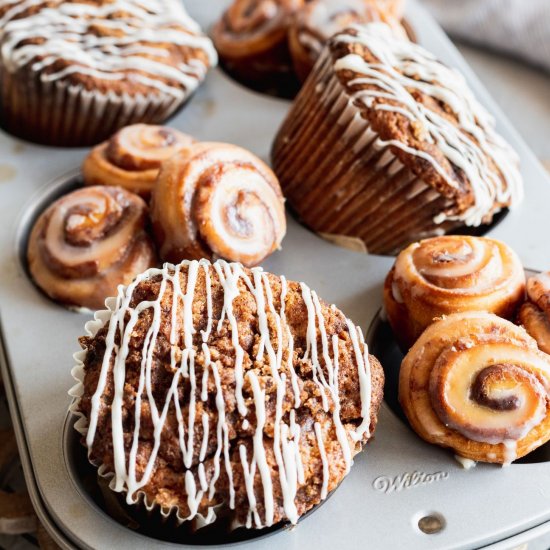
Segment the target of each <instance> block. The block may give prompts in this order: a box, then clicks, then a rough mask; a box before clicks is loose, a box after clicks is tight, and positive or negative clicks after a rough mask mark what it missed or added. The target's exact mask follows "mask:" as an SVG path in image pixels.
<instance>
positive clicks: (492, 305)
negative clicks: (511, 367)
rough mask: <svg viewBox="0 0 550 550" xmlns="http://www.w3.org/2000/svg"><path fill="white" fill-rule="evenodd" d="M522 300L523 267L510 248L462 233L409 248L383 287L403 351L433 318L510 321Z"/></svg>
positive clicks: (390, 315)
mask: <svg viewBox="0 0 550 550" xmlns="http://www.w3.org/2000/svg"><path fill="white" fill-rule="evenodd" d="M524 296H525V275H524V271H523V267H522V265H521V262H520V260H519V258H518V257H517V255H516V254H515V253H514V251H513V250H511V249H510V247H508V246H507V245H506V244H504V243H502V242H500V241H496V240H494V239H486V238H483V237H468V236H461V235H455V236H445V237H434V238H432V239H426V240H424V241H420V242H419V243H414V244H412V245H410V246H409V247H408V248H406V249H405V250H403V251H402V252H401V253H400V254H399V255H398V257H397V259H396V262H395V264H394V267H393V268H392V269H391V271H390V272H389V273H388V276H387V277H386V282H385V284H384V307H385V309H386V313H387V316H388V320H389V322H390V324H391V326H392V329H393V332H394V334H395V337H396V338H397V340H398V342H399V344H400V346H401V347H402V349H403V350H405V351H406V350H408V349H409V348H410V346H412V345H413V343H414V342H415V341H416V339H417V338H418V337H419V336H420V335H421V334H422V332H423V331H424V329H426V327H427V326H428V325H430V324H431V323H432V322H433V320H434V319H435V318H437V317H441V316H442V315H449V314H451V313H457V312H461V311H487V312H489V313H495V314H497V315H499V316H500V317H504V318H506V319H513V318H514V316H515V314H516V312H517V309H518V307H519V305H520V303H521V302H522V301H523V299H524Z"/></svg>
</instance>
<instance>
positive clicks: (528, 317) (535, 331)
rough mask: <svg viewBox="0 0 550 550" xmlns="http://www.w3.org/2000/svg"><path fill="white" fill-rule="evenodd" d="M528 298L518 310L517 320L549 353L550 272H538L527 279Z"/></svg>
mask: <svg viewBox="0 0 550 550" xmlns="http://www.w3.org/2000/svg"><path fill="white" fill-rule="evenodd" d="M527 295H528V300H527V302H525V304H523V305H522V306H521V309H520V310H519V322H520V324H521V325H523V327H524V328H525V330H526V331H527V332H528V333H529V334H530V335H531V336H532V337H533V338H534V339H535V340H536V341H537V344H538V346H539V348H540V349H541V350H542V351H544V352H545V353H549V354H550V273H540V274H538V275H535V276H533V277H530V278H529V279H528V281H527Z"/></svg>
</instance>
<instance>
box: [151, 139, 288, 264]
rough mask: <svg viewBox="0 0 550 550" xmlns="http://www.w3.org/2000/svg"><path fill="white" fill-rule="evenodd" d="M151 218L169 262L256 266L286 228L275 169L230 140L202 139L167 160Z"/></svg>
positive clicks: (165, 257) (154, 194)
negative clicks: (216, 261)
mask: <svg viewBox="0 0 550 550" xmlns="http://www.w3.org/2000/svg"><path fill="white" fill-rule="evenodd" d="M151 219H152V222H153V230H154V234H155V238H156V242H157V244H158V247H159V252H160V257H161V259H162V260H165V261H169V262H179V261H181V260H183V259H200V258H209V259H212V258H214V257H218V258H224V259H226V260H230V261H236V262H241V263H243V264H244V265H247V266H250V265H256V264H258V263H260V262H261V261H262V260H263V259H264V258H265V257H266V256H268V255H269V254H271V253H272V252H273V251H275V250H276V249H277V248H279V246H280V244H281V241H282V239H283V237H284V235H285V232H286V220H285V209H284V200H283V195H282V193H281V189H280V187H279V182H278V181H277V178H276V177H275V174H273V172H272V171H271V169H270V168H269V167H268V166H267V165H266V164H265V163H264V162H262V161H261V160H260V159H259V158H258V157H256V156H255V155H253V154H252V153H250V152H249V151H247V150H245V149H242V148H241V147H237V146H236V145H229V144H226V143H210V142H201V143H196V144H194V145H191V146H190V147H188V148H186V149H183V150H181V151H180V152H179V153H177V154H176V155H175V156H173V157H171V158H170V159H169V160H167V161H166V162H165V163H164V164H163V165H162V168H161V171H160V174H159V178H158V181H157V183H156V185H155V187H154V190H153V197H152V202H151Z"/></svg>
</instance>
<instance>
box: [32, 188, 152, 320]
mask: <svg viewBox="0 0 550 550" xmlns="http://www.w3.org/2000/svg"><path fill="white" fill-rule="evenodd" d="M146 223H147V206H146V204H145V203H144V202H143V200H142V199H140V198H139V197H138V196H137V195H134V194H133V193H130V192H128V191H125V190H124V189H120V188H118V187H106V186H96V187H86V188H84V189H78V190H76V191H73V192H71V193H69V194H68V195H65V196H63V197H61V198H60V199H58V200H57V201H55V202H54V203H53V204H52V205H51V206H50V207H49V208H47V209H46V210H45V211H44V212H43V213H42V214H41V215H40V217H39V218H38V220H37V221H36V223H35V225H34V227H33V229H32V232H31V234H30V237H29V244H28V249H27V260H28V266H29V271H30V273H31V276H32V278H33V279H34V281H35V282H36V284H37V285H38V286H39V287H40V288H41V289H42V290H43V291H44V292H45V293H46V294H48V296H50V297H51V298H52V299H54V300H56V301H58V302H61V303H63V304H66V305H68V306H73V307H83V308H88V309H94V310H95V309H99V308H101V307H103V306H104V304H105V298H107V297H108V296H112V295H114V294H116V289H117V286H118V285H120V284H129V283H130V282H131V281H132V280H133V279H134V277H135V276H136V275H137V274H138V273H141V272H142V271H144V270H146V269H148V268H150V267H152V266H154V265H155V264H156V254H155V250H154V247H153V243H152V241H151V239H150V238H149V236H148V235H147V233H146V231H145V226H146Z"/></svg>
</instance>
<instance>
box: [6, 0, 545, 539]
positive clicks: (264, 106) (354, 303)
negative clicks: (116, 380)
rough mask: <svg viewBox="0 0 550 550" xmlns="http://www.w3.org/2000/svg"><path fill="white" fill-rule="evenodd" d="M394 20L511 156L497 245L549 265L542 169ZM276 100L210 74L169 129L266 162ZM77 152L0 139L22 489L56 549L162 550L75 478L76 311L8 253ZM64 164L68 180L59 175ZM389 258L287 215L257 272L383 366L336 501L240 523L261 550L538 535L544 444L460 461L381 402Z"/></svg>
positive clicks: (418, 12)
mask: <svg viewBox="0 0 550 550" xmlns="http://www.w3.org/2000/svg"><path fill="white" fill-rule="evenodd" d="M186 4H187V5H188V8H189V11H190V12H191V14H192V15H194V16H195V17H196V18H197V19H198V20H199V22H200V23H201V24H202V25H203V26H204V27H210V25H211V24H212V22H213V21H214V19H215V18H217V17H218V16H219V15H220V14H221V11H222V9H223V7H224V5H225V4H227V2H224V1H222V0H219V1H218V0H209V1H208V2H205V1H204V0H196V1H187V2H186ZM408 19H409V20H410V21H411V22H412V24H413V26H414V30H415V32H416V33H417V35H418V38H419V41H420V43H421V44H423V45H425V46H426V47H427V48H428V49H430V50H432V51H433V52H434V53H436V54H437V55H438V56H439V57H440V58H442V59H443V60H445V61H446V62H448V63H449V64H450V65H453V66H455V67H458V68H459V69H461V70H462V72H463V73H464V74H465V75H466V77H467V78H468V80H469V81H470V84H471V86H472V87H473V88H474V90H475V92H476V93H477V96H478V98H479V99H480V100H481V101H482V103H484V104H485V105H486V106H487V107H488V108H489V110H490V111H492V112H493V113H494V114H495V115H496V117H497V120H498V127H499V130H500V132H501V133H502V134H503V135H504V136H505V137H506V139H507V140H508V141H509V142H510V143H511V144H512V145H513V147H514V148H515V149H516V150H517V151H518V153H519V154H520V156H521V162H522V172H523V177H524V180H525V184H526V199H525V202H524V203H523V205H522V206H521V207H519V208H518V209H517V210H515V211H513V212H510V213H509V214H508V215H507V216H505V217H504V219H503V220H502V221H501V222H500V223H499V224H498V225H496V226H494V227H492V228H490V229H489V232H488V234H489V235H490V236H492V237H496V238H499V239H502V240H504V241H505V242H507V243H508V244H509V245H511V246H512V247H513V248H514V249H515V250H516V251H517V252H518V253H519V255H520V256H521V259H522V260H523V262H524V264H525V265H526V266H528V267H529V268H531V269H537V270H543V269H548V268H550V244H549V239H548V227H549V224H550V222H549V221H548V219H549V217H548V205H550V180H549V178H548V177H547V175H546V174H545V172H544V171H543V169H542V167H541V166H540V165H539V164H538V162H537V161H536V159H535V158H534V156H533V154H532V153H531V152H530V151H529V149H528V148H527V147H526V145H525V143H524V142H523V141H522V140H521V139H520V138H519V137H518V135H517V134H516V132H515V131H514V130H513V128H511V127H510V125H509V123H508V122H507V121H506V119H505V117H504V116H503V115H502V113H500V112H499V110H498V108H497V107H496V106H495V105H494V103H493V102H492V101H491V99H490V97H489V96H488V95H487V93H486V91H485V90H484V89H483V88H482V87H481V85H480V84H479V82H478V80H477V79H476V77H475V76H474V75H473V74H472V72H471V70H470V69H469V68H468V66H467V65H466V64H465V62H464V60H463V59H462V58H461V57H460V55H459V54H458V52H457V51H456V50H455V48H454V47H453V46H452V44H451V43H450V42H449V40H448V39H447V38H446V36H445V35H444V34H443V32H442V31H441V30H440V28H439V27H438V26H437V25H436V24H435V23H434V21H433V20H432V19H431V18H430V17H429V16H428V15H427V14H426V13H425V11H424V10H423V9H422V8H421V7H420V6H419V5H417V4H416V3H414V1H411V3H410V7H409V14H408ZM288 107H289V103H288V102H287V101H284V100H279V99H275V98H270V97H267V96H262V95H259V94H256V93H254V92H251V91H249V90H246V89H244V88H243V87H242V86H240V85H239V84H237V83H235V82H234V81H232V80H231V79H230V78H228V77H227V76H226V75H225V74H224V73H223V72H221V71H220V70H215V71H212V72H211V74H210V75H209V76H208V78H207V81H206V83H205V84H204V85H203V86H202V87H201V88H200V90H199V91H198V93H197V95H196V96H195V97H194V98H193V99H192V100H191V101H190V103H189V104H188V105H187V106H186V107H185V109H184V110H183V111H182V112H181V113H180V114H179V115H178V116H177V117H176V118H175V119H173V120H172V121H171V122H170V124H171V125H172V126H174V127H176V128H179V129H181V130H183V131H184V132H188V133H190V134H193V135H195V136H197V137H198V138H200V139H208V140H218V141H226V142H230V143H236V144H239V145H241V146H243V147H246V148H248V149H250V150H252V151H253V152H255V153H256V154H258V155H259V156H260V157H262V158H264V159H266V160H268V159H269V150H270V146H271V142H272V140H273V137H274V134H275V131H276V130H277V128H278V127H279V125H280V123H281V121H282V119H283V117H284V115H285V113H286V111H287V109H288ZM86 153H87V150H84V149H72V150H68V149H53V148H47V147H40V146H35V145H30V144H27V143H22V142H19V141H17V140H15V139H13V138H12V137H11V136H9V135H6V134H2V133H0V219H1V220H2V230H1V231H0V265H1V267H2V270H1V275H0V281H1V285H0V315H1V317H0V319H1V329H2V332H1V350H0V352H1V353H0V363H1V367H2V375H3V377H4V381H5V384H6V388H7V391H8V396H9V401H10V407H11V412H12V415H13V420H14V424H15V426H16V430H17V437H18V442H19V448H20V450H21V454H22V459H23V463H24V469H25V474H26V479H27V483H28V486H29V491H30V493H31V496H32V499H33V501H34V504H35V507H36V509H37V511H38V514H39V515H40V518H41V520H42V521H43V522H44V523H45V525H46V527H47V528H48V530H49V531H50V533H51V534H52V536H53V537H54V538H55V540H56V541H57V542H58V544H59V545H60V546H61V547H63V548H75V547H81V548H117V549H120V550H124V549H132V550H136V549H145V548H148V549H157V548H167V547H170V546H174V545H173V544H172V543H170V542H166V540H164V541H163V540H160V539H158V538H152V537H151V536H148V535H147V534H146V533H147V532H148V531H147V528H148V525H147V522H142V523H141V528H142V531H143V530H144V532H141V533H140V532H136V531H133V530H131V529H129V528H128V527H125V526H123V525H121V523H120V521H117V520H116V519H113V518H112V517H110V516H109V515H108V514H107V513H106V512H105V511H104V509H103V508H104V507H103V506H102V504H101V502H102V501H101V499H99V500H98V499H97V498H95V496H94V494H93V492H94V489H93V488H90V484H89V483H87V476H88V478H89V474H86V472H85V470H86V464H85V462H86V461H85V458H84V456H85V454H84V453H82V452H81V450H80V448H79V447H78V444H77V443H76V438H75V436H74V434H73V430H72V428H71V426H70V420H68V419H67V408H68V405H69V403H70V398H69V396H68V395H67V391H68V389H69V388H70V387H71V386H72V385H73V380H72V378H71V376H70V370H71V367H72V366H73V359H72V354H73V353H74V352H75V351H77V350H78V342H77V338H78V336H79V335H82V334H83V327H84V323H85V322H86V321H87V320H88V319H89V316H87V315H84V314H77V313H73V312H70V311H67V310H65V309H63V308H62V307H60V306H58V305H56V304H55V303H53V302H51V301H50V300H48V299H47V298H46V297H45V296H44V295H43V294H41V293H40V292H39V291H38V290H37V289H36V287H35V286H34V285H33V284H32V282H31V281H30V280H29V278H28V276H27V273H26V270H25V265H24V261H22V259H21V258H22V256H24V246H25V239H26V235H27V234H28V231H29V228H30V224H31V223H32V220H33V218H34V216H35V215H36V214H37V212H39V211H40V210H41V209H42V208H43V207H44V205H46V204H48V203H49V202H51V200H53V198H55V197H56V196H57V195H59V194H60V193H61V192H63V191H64V190H66V189H67V188H68V187H70V186H71V185H74V176H75V172H74V170H75V168H77V167H78V166H79V164H80V162H81V160H82V158H83V157H84V155H85V154H86ZM71 170H72V171H73V172H72V174H71V177H72V178H73V179H71V177H68V178H67V177H63V178H60V175H62V174H67V173H68V172H70V171H71ZM48 182H50V183H48ZM51 182H53V183H51ZM391 264H392V258H387V257H378V256H366V255H362V254H359V253H354V252H350V251H347V250H344V249H341V248H338V247H336V246H334V245H332V244H329V243H327V242H325V241H323V240H321V239H320V238H318V237H317V236H316V235H314V234H313V233H311V232H310V231H308V230H307V229H305V228H303V227H302V226H300V225H299V224H298V223H297V222H296V221H294V220H293V219H292V218H290V217H289V228H288V235H287V237H286V239H285V241H284V243H283V250H282V251H280V252H277V253H276V254H275V255H274V256H272V257H271V258H270V259H269V260H268V261H266V262H265V265H264V267H265V268H266V269H267V270H269V271H272V272H274V273H276V274H285V275H286V276H287V277H288V278H290V279H295V280H303V281H305V282H307V283H308V284H309V285H310V286H311V287H312V288H314V289H316V290H317V291H318V293H319V295H320V296H322V297H323V298H324V299H325V300H327V301H330V302H334V303H335V304H336V305H337V306H338V307H339V308H341V309H342V310H343V311H344V312H345V313H346V315H348V316H349V317H350V318H352V319H353V320H354V321H355V322H356V323H358V324H360V325H361V326H362V327H363V328H364V330H365V331H369V337H370V341H371V344H372V349H373V350H374V351H375V352H376V353H378V354H379V355H380V356H381V357H382V358H383V359H384V360H385V362H386V364H385V368H386V370H387V375H388V386H387V400H386V403H385V404H384V406H383V408H382V412H381V416H380V422H379V426H378V429H377V431H376V436H375V438H374V440H373V441H372V442H371V443H370V444H369V445H368V446H367V449H366V450H365V452H363V453H361V455H360V456H358V457H357V459H356V461H355V465H354V466H353V468H352V471H351V473H350V475H349V476H348V478H346V479H345V481H344V482H343V483H342V485H341V486H340V487H339V488H338V489H337V490H336V491H335V493H334V495H333V496H332V497H331V498H330V499H329V500H327V501H326V503H324V504H323V505H322V506H320V507H319V508H318V509H317V510H315V511H314V512H313V513H312V514H310V515H308V517H306V518H304V519H303V520H302V521H301V522H300V523H299V524H298V526H297V527H295V528H294V529H286V528H283V529H279V530H278V531H276V532H274V533H271V536H264V533H250V534H249V535H256V538H253V539H250V540H248V541H243V542H242V544H243V545H246V546H247V547H249V548H257V549H261V550H271V549H273V550H275V549H278V548H281V547H283V548H296V549H307V548H315V549H316V550H325V549H327V550H328V549H334V548H349V549H354V548H365V547H369V548H377V549H378V548H381V549H386V548H387V549H390V548H391V549H393V548H407V549H416V548H438V549H445V548H449V549H450V548H457V549H458V548H479V547H483V546H487V547H490V548H493V549H497V548H498V549H503V548H513V547H516V546H518V545H520V544H523V543H525V542H527V541H529V540H531V539H533V538H534V537H536V536H539V535H542V534H544V533H546V532H550V464H549V463H548V462H547V461H548V460H550V448H544V447H543V448H541V449H539V450H538V451H537V452H536V453H534V454H532V455H530V456H529V457H527V458H526V459H525V460H524V461H522V463H520V464H513V465H511V466H510V467H507V468H500V467H498V466H494V465H482V464H480V465H478V466H477V467H476V468H474V469H471V470H464V469H463V468H462V467H461V466H460V465H459V464H458V463H457V462H456V461H455V460H454V458H453V456H452V454H451V453H449V452H447V451H445V450H442V449H439V448H437V447H433V446H430V445H427V444H425V443H424V442H422V441H421V440H420V439H419V438H418V437H417V436H416V435H415V434H414V433H413V432H412V431H411V430H410V428H409V427H408V425H407V424H406V422H404V421H403V420H402V419H401V417H400V412H399V410H398V407H396V406H395V377H396V374H397V369H398V366H399V360H400V357H399V354H398V352H397V351H396V349H395V348H394V345H393V343H392V340H391V336H389V334H388V331H387V327H385V325H384V324H383V323H381V322H380V319H379V317H378V313H377V312H378V311H379V308H380V306H381V288H382V283H383V280H384V277H385V275H386V273H387V271H388V270H389V268H390V266H391ZM369 327H370V330H369ZM92 485H93V484H92ZM96 490H97V488H96ZM94 499H95V500H94ZM119 519H120V518H119ZM121 521H123V522H124V521H125V519H124V516H123V519H122V520H121ZM168 531H169V527H168V526H164V527H162V526H161V527H160V528H159V529H157V531H155V533H159V532H160V533H161V534H162V536H163V537H164V538H165V539H166V538H167V537H168V538H169V536H168V535H167V532H168ZM425 531H426V532H427V533H426V532H425ZM144 533H145V534H144ZM149 534H151V533H149ZM153 534H154V533H153ZM258 535H260V536H258ZM155 536H156V535H155ZM212 540H213V541H214V542H216V541H217V542H221V541H222V540H223V538H221V539H220V537H218V538H214V539H212ZM182 541H183V542H185V544H187V545H189V547H190V546H191V545H192V544H193V543H194V542H195V543H196V542H199V541H198V540H197V539H195V538H194V537H192V536H189V537H187V538H186V537H183V539H180V541H179V542H182ZM203 542H204V541H203ZM207 542H208V541H207ZM210 542H212V541H210Z"/></svg>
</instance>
